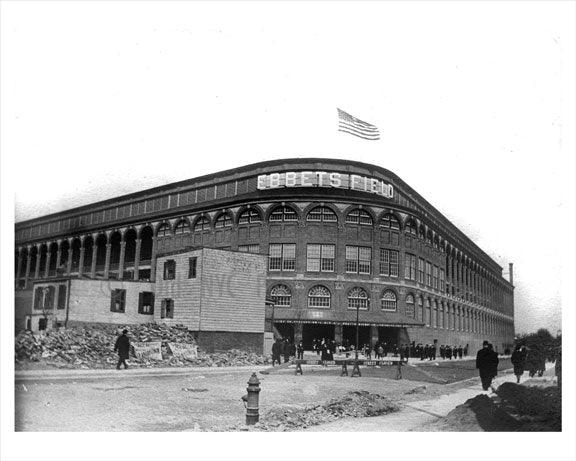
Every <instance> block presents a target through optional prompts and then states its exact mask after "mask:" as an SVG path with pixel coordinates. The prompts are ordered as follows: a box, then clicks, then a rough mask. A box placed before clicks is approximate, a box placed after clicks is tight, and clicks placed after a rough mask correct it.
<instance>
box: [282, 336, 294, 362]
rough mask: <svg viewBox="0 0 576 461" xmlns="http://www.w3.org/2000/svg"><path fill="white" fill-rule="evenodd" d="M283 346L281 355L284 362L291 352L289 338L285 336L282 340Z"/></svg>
mask: <svg viewBox="0 0 576 461" xmlns="http://www.w3.org/2000/svg"><path fill="white" fill-rule="evenodd" d="M283 345H284V347H283V349H282V355H283V356H284V363H288V362H289V361H290V353H291V352H292V346H293V345H292V344H291V343H290V340H289V339H288V338H286V339H285V340H284V344H283Z"/></svg>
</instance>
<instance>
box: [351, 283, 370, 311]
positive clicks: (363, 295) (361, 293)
mask: <svg viewBox="0 0 576 461" xmlns="http://www.w3.org/2000/svg"><path fill="white" fill-rule="evenodd" d="M369 304H370V295H369V294H368V292H367V291H366V290H365V289H364V288H362V287H354V288H352V289H350V291H349V292H348V309H361V310H368V306H369Z"/></svg>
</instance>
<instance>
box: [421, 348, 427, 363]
mask: <svg viewBox="0 0 576 461" xmlns="http://www.w3.org/2000/svg"><path fill="white" fill-rule="evenodd" d="M427 353H428V344H426V345H425V346H422V347H421V349H420V360H421V361H422V360H424V359H425V358H426V354H427Z"/></svg>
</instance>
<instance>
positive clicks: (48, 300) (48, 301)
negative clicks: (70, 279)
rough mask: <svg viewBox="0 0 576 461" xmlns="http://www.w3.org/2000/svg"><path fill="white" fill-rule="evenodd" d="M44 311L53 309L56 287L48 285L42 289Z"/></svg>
mask: <svg viewBox="0 0 576 461" xmlns="http://www.w3.org/2000/svg"><path fill="white" fill-rule="evenodd" d="M44 291H45V295H44V309H46V310H48V309H54V295H55V292H56V287H54V286H52V285H50V286H49V287H46V288H45V289H44Z"/></svg>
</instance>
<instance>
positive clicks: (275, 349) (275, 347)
mask: <svg viewBox="0 0 576 461" xmlns="http://www.w3.org/2000/svg"><path fill="white" fill-rule="evenodd" d="M281 355H282V343H281V342H280V338H276V342H275V343H274V344H272V366H274V362H278V365H281V364H282V362H281Z"/></svg>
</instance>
